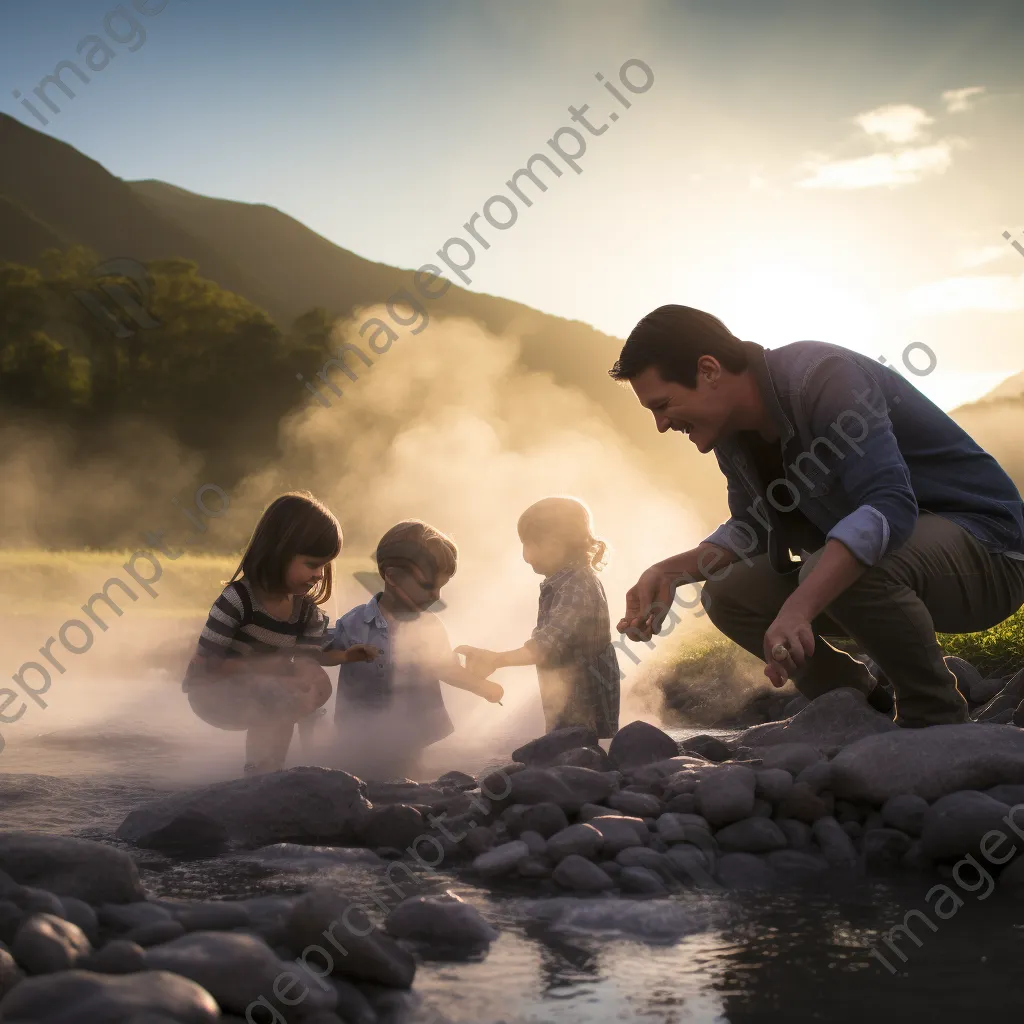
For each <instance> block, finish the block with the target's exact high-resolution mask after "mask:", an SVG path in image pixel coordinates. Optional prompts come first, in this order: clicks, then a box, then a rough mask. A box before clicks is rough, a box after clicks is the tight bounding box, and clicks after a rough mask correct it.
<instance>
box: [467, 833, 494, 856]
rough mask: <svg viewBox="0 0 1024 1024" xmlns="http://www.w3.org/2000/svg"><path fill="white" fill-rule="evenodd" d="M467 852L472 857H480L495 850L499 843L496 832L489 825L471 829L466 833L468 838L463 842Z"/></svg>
mask: <svg viewBox="0 0 1024 1024" xmlns="http://www.w3.org/2000/svg"><path fill="white" fill-rule="evenodd" d="M463 842H464V844H465V847H466V852H467V853H468V854H469V855H470V856H472V857H479V856H480V854H481V853H486V852H487V851H488V850H493V849H494V846H495V844H496V843H497V838H496V837H495V832H494V829H493V828H490V827H488V826H487V825H477V826H476V828H471V829H470V830H469V831H468V832H467V833H466V838H465V839H464V840H463Z"/></svg>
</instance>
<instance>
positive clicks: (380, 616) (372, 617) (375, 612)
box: [363, 590, 388, 629]
mask: <svg viewBox="0 0 1024 1024" xmlns="http://www.w3.org/2000/svg"><path fill="white" fill-rule="evenodd" d="M383 595H384V591H383V590H382V591H381V592H380V593H379V594H374V595H373V597H372V598H370V600H369V601H367V602H366V605H365V607H364V611H363V621H364V622H372V623H373V624H374V625H375V626H377V627H378V628H379V629H386V628H387V624H388V621H387V619H385V618H384V613H383V612H382V611H381V610H380V603H379V599H380V598H381V597H382V596H383Z"/></svg>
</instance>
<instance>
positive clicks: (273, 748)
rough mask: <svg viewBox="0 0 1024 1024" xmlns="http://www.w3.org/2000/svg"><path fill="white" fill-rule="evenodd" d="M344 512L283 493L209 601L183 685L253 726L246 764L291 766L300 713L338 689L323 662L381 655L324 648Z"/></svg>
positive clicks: (205, 706)
mask: <svg viewBox="0 0 1024 1024" xmlns="http://www.w3.org/2000/svg"><path fill="white" fill-rule="evenodd" d="M341 545H342V534H341V526H340V525H339V524H338V520H337V519H335V518H334V516H333V515H332V514H331V513H330V512H329V511H328V509H327V508H326V507H325V506H324V505H323V504H322V503H321V502H319V501H317V499H316V498H314V497H313V495H311V494H309V493H308V492H293V493H289V494H283V495H281V497H279V498H277V499H276V500H275V501H273V502H272V503H271V504H270V505H269V506H268V507H267V509H266V511H265V512H264V513H263V515H262V516H261V517H260V521H259V522H258V523H257V524H256V529H255V530H254V531H253V534H252V538H251V539H250V541H249V544H248V547H247V548H246V549H245V554H243V555H242V561H241V564H240V565H239V567H238V568H237V569H236V570H235V574H234V575H233V576H232V577H231V580H230V581H229V583H228V585H227V586H226V587H225V588H224V590H223V592H222V593H221V595H220V597H218V598H217V600H216V601H215V602H214V605H213V607H212V608H211V609H210V615H209V618H208V619H207V620H206V626H205V627H204V628H203V632H202V634H201V635H200V637H199V644H198V647H197V650H196V654H195V657H194V658H193V659H192V663H191V664H190V665H189V669H188V672H187V674H186V676H185V681H184V683H183V685H182V689H183V690H185V691H186V692H187V693H188V700H189V704H190V705H191V707H192V710H193V711H194V712H195V713H196V714H197V715H198V716H199V717H200V718H201V719H202V720H203V721H204V722H207V723H208V724H210V725H213V726H215V727H216V728H218V729H234V730H240V729H245V730H246V737H245V762H246V763H245V768H244V772H245V773H246V774H262V773H264V772H272V771H279V770H280V769H281V768H283V767H284V761H285V757H286V756H287V754H288V747H289V745H290V744H291V739H292V732H293V731H294V727H295V723H296V722H299V721H301V720H302V719H305V718H307V716H309V715H311V714H312V713H313V712H315V711H316V710H317V709H318V708H320V707H321V706H322V705H323V704H325V703H326V701H327V699H328V698H329V697H330V695H331V682H330V680H329V679H328V678H327V673H326V672H324V670H323V668H321V667H320V666H322V665H340V664H344V663H347V662H351V661H362V660H372V659H373V658H375V657H376V656H377V652H376V651H375V650H374V649H373V648H369V647H366V646H360V645H356V646H353V647H349V648H348V649H347V650H335V651H332V652H331V653H330V654H327V653H325V652H323V651H321V647H322V645H323V643H324V635H325V633H326V630H327V621H328V620H327V616H326V614H325V613H324V612H322V611H321V610H320V608H319V606H320V605H321V604H323V603H324V602H325V601H327V600H328V599H329V598H330V596H331V584H332V581H333V572H332V569H333V567H332V565H331V562H332V561H333V560H334V559H335V558H337V557H338V554H339V553H340V552H341Z"/></svg>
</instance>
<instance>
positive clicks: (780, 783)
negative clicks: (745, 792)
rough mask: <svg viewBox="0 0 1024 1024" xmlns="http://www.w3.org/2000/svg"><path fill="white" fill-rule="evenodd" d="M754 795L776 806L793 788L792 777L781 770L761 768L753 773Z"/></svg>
mask: <svg viewBox="0 0 1024 1024" xmlns="http://www.w3.org/2000/svg"><path fill="white" fill-rule="evenodd" d="M754 774H755V776H756V778H755V781H754V795H755V796H759V797H762V798H763V799H765V800H770V801H771V802H772V803H773V804H777V803H778V802H779V801H780V800H782V799H783V797H785V796H787V795H788V794H789V791H790V790H791V789H792V788H793V776H792V775H790V774H789V772H787V771H786V770H785V769H783V768H762V769H761V770H760V771H757V772H755V773H754Z"/></svg>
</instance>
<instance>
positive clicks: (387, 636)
mask: <svg viewBox="0 0 1024 1024" xmlns="http://www.w3.org/2000/svg"><path fill="white" fill-rule="evenodd" d="M380 596H381V595H380V594H377V595H376V596H375V597H373V598H372V599H371V600H369V601H367V603H366V604H361V605H357V606H356V607H355V608H353V609H351V610H350V611H348V612H346V613H345V614H344V615H342V617H341V618H340V619H338V621H337V623H336V624H335V627H334V633H333V635H332V637H331V641H330V643H329V644H328V645H327V648H326V649H328V650H331V649H333V650H344V649H345V648H348V647H351V646H352V645H353V644H372V645H373V646H374V647H376V648H377V649H378V650H380V652H381V654H380V657H379V658H377V659H376V660H375V661H357V662H351V663H350V664H347V665H342V666H341V669H340V671H339V673H338V696H337V700H336V702H335V705H334V717H335V721H336V722H337V723H338V724H339V725H343V724H346V723H347V720H348V719H349V718H351V719H352V720H353V721H354V722H355V723H356V726H357V727H359V728H371V727H372V726H371V723H372V722H376V723H377V725H378V726H381V727H386V728H387V729H388V730H389V732H390V733H391V734H392V736H391V739H394V738H395V737H396V736H397V735H401V736H403V737H405V738H406V739H407V740H408V742H410V743H412V742H416V743H422V744H423V745H424V746H425V745H427V744H430V743H435V742H436V741H437V740H440V739H443V738H444V737H445V736H448V735H450V734H451V733H452V732H453V731H454V728H455V727H454V725H452V720H451V719H450V718H449V717H448V711H447V709H446V708H445V705H444V698H443V696H442V695H441V681H440V673H441V671H442V667H443V665H444V664H445V663H450V662H452V661H454V660H456V659H455V655H454V653H453V652H452V648H451V643H450V642H449V640H448V633H447V631H446V630H445V628H444V624H443V623H442V622H441V620H440V619H439V618H438V617H437V616H436V615H434V614H433V613H431V612H423V613H422V614H421V615H419V616H417V617H416V618H415V619H412V620H410V621H409V622H402V623H400V624H399V625H398V626H397V628H396V629H394V630H392V629H391V628H390V627H389V625H388V621H387V619H385V618H384V615H383V613H382V612H381V610H380V606H379V604H378V603H377V601H378V598H379V597H380Z"/></svg>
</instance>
